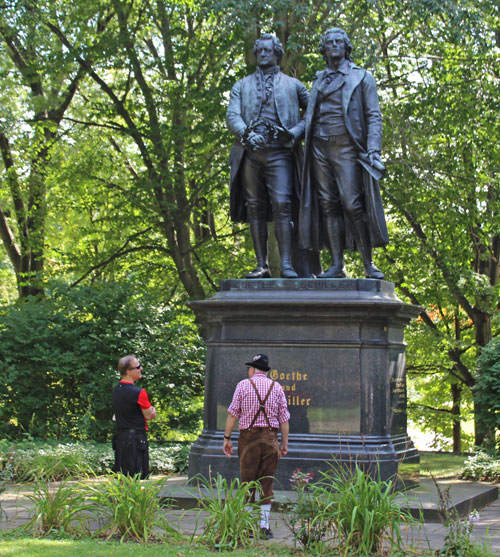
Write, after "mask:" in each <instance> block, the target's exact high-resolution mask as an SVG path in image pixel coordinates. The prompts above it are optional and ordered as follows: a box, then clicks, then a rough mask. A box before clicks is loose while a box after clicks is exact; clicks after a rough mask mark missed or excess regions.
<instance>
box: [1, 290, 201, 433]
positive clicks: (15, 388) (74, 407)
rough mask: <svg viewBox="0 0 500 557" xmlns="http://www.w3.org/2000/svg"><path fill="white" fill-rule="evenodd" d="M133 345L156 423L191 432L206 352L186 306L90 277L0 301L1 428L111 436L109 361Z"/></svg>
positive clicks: (113, 375) (114, 376)
mask: <svg viewBox="0 0 500 557" xmlns="http://www.w3.org/2000/svg"><path fill="white" fill-rule="evenodd" d="M131 352H133V353H136V354H137V356H138V357H139V358H140V360H141V363H142V365H143V366H144V379H143V380H141V382H140V384H141V386H144V387H145V388H146V389H147V391H148V394H149V395H150V399H151V400H152V402H153V404H154V405H155V406H157V407H158V410H159V411H160V415H162V416H165V420H166V422H165V424H164V425H163V428H164V429H165V428H169V429H176V430H183V429H184V430H186V431H191V432H193V431H197V430H198V428H199V422H200V418H201V407H200V405H199V404H198V401H199V399H200V396H201V395H202V392H203V381H204V360H205V357H204V354H205V352H204V344H203V342H202V340H201V339H200V337H199V335H198V331H197V328H196V326H195V324H194V320H193V317H192V314H191V313H190V312H189V311H188V310H187V309H186V308H185V307H174V306H165V305H162V304H159V303H158V302H157V301H156V300H155V299H153V298H151V295H149V294H147V293H145V292H143V291H142V290H141V288H140V287H139V286H138V285H136V284H133V283H95V284H93V285H92V286H78V287H75V288H69V287H67V286H65V285H56V286H54V287H53V288H52V290H50V291H49V292H48V295H47V298H46V299H43V300H39V299H28V300H26V301H23V302H19V303H15V304H11V305H9V306H4V307H2V308H0V365H1V366H2V369H3V372H2V374H1V376H0V436H2V437H7V438H17V439H19V438H21V437H22V435H23V434H26V433H29V434H30V435H31V436H32V437H35V438H38V437H41V438H56V439H67V438H72V439H79V440H81V439H94V440H101V441H103V440H107V439H109V438H110V435H111V432H112V430H113V428H114V425H113V422H112V421H111V417H112V408H111V389H112V387H113V385H114V384H115V383H116V382H117V380H118V372H117V370H116V365H117V361H118V358H119V357H120V356H123V355H125V354H128V353H131ZM193 401H195V402H196V404H194V405H193ZM153 427H155V426H153Z"/></svg>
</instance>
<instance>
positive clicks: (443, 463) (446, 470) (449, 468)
mask: <svg viewBox="0 0 500 557" xmlns="http://www.w3.org/2000/svg"><path fill="white" fill-rule="evenodd" d="M466 459H467V456H463V455H457V454H451V453H432V452H421V453H420V475H421V476H422V477H424V478H429V477H430V475H431V473H432V474H433V475H434V477H435V478H449V477H451V476H456V475H457V474H459V473H460V472H461V470H462V468H463V464H464V462H465V460H466Z"/></svg>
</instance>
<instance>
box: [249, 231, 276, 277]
mask: <svg viewBox="0 0 500 557" xmlns="http://www.w3.org/2000/svg"><path fill="white" fill-rule="evenodd" d="M250 235H251V236H252V242H253V248H254V251H255V256H256V258H257V267H256V268H255V269H254V270H253V271H250V272H249V273H248V275H247V276H246V278H247V279H261V278H271V273H270V271H269V263H268V262H267V222H266V221H265V220H261V221H256V222H251V223H250Z"/></svg>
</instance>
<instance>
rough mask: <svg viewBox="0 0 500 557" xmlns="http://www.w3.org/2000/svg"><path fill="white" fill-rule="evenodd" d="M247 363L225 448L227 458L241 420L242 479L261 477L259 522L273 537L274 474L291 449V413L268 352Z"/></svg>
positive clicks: (266, 534) (232, 408) (229, 417)
mask: <svg viewBox="0 0 500 557" xmlns="http://www.w3.org/2000/svg"><path fill="white" fill-rule="evenodd" d="M245 365H247V366H249V367H248V379H244V380H243V381H240V382H239V383H238V385H237V386H236V389H235V391H234V395H233V400H232V402H231V404H230V406H229V408H228V415H227V420H226V427H225V432H224V445H223V447H222V450H223V451H224V454H225V455H226V456H227V457H228V458H230V457H231V455H232V454H233V444H232V443H231V432H232V431H233V428H234V426H235V424H236V421H237V420H239V428H240V436H239V439H238V457H239V459H240V474H241V481H243V482H250V481H253V480H259V481H260V485H261V487H262V497H261V499H260V508H261V522H260V526H261V529H262V532H263V535H264V537H265V538H266V539H270V538H272V537H273V534H272V532H271V530H270V529H269V513H270V511H271V501H272V497H273V484H274V479H273V476H274V474H275V472H276V468H277V467H278V460H279V459H280V457H282V456H285V455H286V454H287V453H288V431H289V424H288V421H289V420H290V413H289V412H288V407H287V402H286V396H285V393H284V392H283V388H282V387H281V385H280V384H279V383H276V381H273V380H271V379H269V378H268V377H267V372H268V371H269V370H270V369H271V368H270V367H269V360H268V358H267V356H266V355H265V354H257V355H256V356H254V357H253V358H252V361H251V362H248V363H246V364H245ZM278 429H281V445H279V444H278ZM254 495H255V494H254Z"/></svg>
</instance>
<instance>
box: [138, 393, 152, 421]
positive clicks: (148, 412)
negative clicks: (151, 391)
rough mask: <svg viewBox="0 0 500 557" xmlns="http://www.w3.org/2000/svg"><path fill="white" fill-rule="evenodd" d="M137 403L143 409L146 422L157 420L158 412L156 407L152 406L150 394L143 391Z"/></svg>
mask: <svg viewBox="0 0 500 557" xmlns="http://www.w3.org/2000/svg"><path fill="white" fill-rule="evenodd" d="M137 403H138V404H139V406H140V407H141V412H142V415H143V416H144V417H145V418H146V420H153V419H154V418H156V410H155V408H154V406H152V405H151V402H149V397H148V393H147V392H146V391H145V389H142V391H141V392H140V393H139V397H138V399H137Z"/></svg>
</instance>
